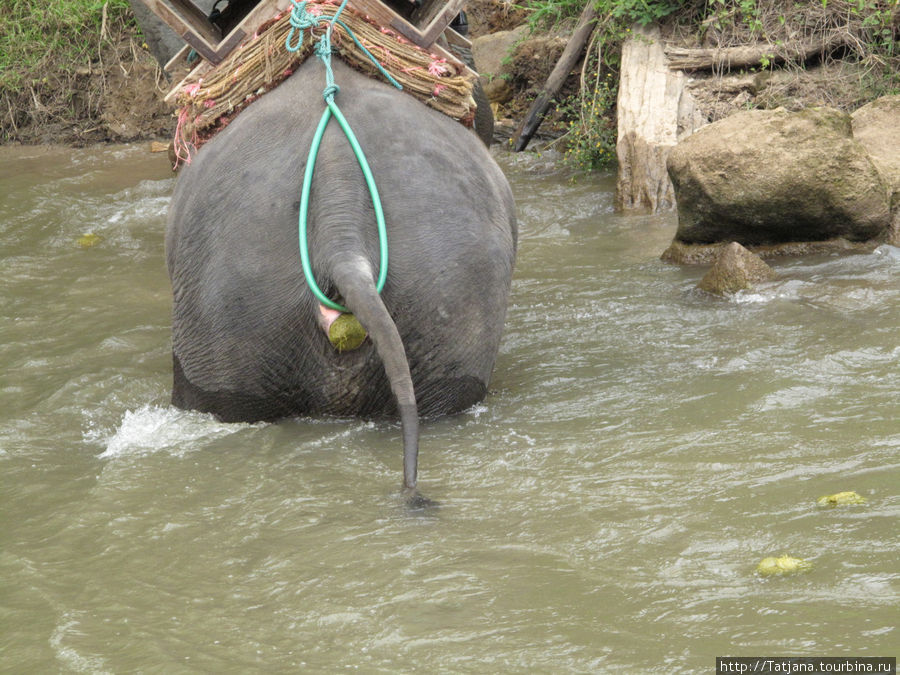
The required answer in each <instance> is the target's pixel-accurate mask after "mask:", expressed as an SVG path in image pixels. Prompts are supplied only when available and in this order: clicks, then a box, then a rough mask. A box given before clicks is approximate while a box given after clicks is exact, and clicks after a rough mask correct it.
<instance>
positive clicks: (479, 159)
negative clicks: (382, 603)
mask: <svg viewBox="0 0 900 675" xmlns="http://www.w3.org/2000/svg"><path fill="white" fill-rule="evenodd" d="M334 74H335V80H336V82H337V83H338V84H339V86H340V87H341V90H340V93H338V95H337V98H336V102H337V103H338V105H339V106H340V108H341V110H342V111H343V113H344V115H345V116H346V118H347V119H348V121H349V122H350V124H351V126H352V127H353V129H354V131H355V132H356V134H357V136H358V138H359V142H360V144H361V146H362V147H363V148H364V150H365V152H366V155H367V157H368V160H369V163H370V165H371V168H372V172H373V174H374V176H375V180H376V182H377V184H378V189H379V192H380V194H381V199H382V204H383V208H384V213H385V219H386V222H387V228H388V241H389V253H390V261H389V265H388V277H387V283H386V285H385V288H384V290H383V292H382V294H381V295H380V296H379V295H378V294H377V293H376V291H375V279H376V277H377V273H378V269H377V267H378V259H379V248H378V239H377V230H376V225H375V217H374V211H373V208H372V203H371V198H370V196H369V193H368V190H367V188H366V187H365V183H364V180H363V178H362V174H361V171H360V169H359V167H358V165H357V162H356V159H355V158H354V156H353V154H352V151H351V150H350V148H349V145H348V143H347V141H346V139H345V137H344V135H343V133H342V132H341V131H340V129H339V127H338V124H337V121H336V120H334V119H332V121H331V123H330V125H329V127H328V129H327V131H326V133H325V137H324V140H323V143H322V147H321V149H320V152H319V157H318V161H317V164H316V167H315V173H314V176H315V177H314V180H313V185H312V193H311V198H310V209H309V247H310V257H311V262H312V266H313V270H314V274H315V278H316V280H317V281H318V284H319V286H320V287H321V288H322V290H323V291H324V292H325V293H326V294H329V295H330V296H332V297H334V298H341V299H342V300H341V301H342V302H343V304H345V305H346V306H347V307H348V308H349V309H350V310H351V311H352V312H353V313H354V314H355V315H356V316H357V318H358V319H359V320H360V321H361V323H362V324H363V326H365V328H366V329H367V330H368V332H369V336H370V338H371V339H370V340H367V341H366V342H365V343H364V344H363V346H362V347H360V348H359V349H358V350H356V351H352V352H347V353H343V354H339V353H337V352H336V351H335V349H334V348H333V347H332V346H331V344H330V343H329V341H328V338H327V336H326V335H325V333H324V331H323V330H322V328H321V318H320V317H321V315H320V311H319V305H318V302H317V301H316V300H315V298H314V297H313V295H312V293H311V292H310V290H309V288H308V286H307V284H306V282H305V280H304V278H303V273H302V269H301V264H300V257H299V253H298V243H297V240H298V233H297V230H298V225H297V223H298V213H299V200H300V190H301V184H302V179H303V174H304V165H305V162H306V157H307V150H308V148H309V146H310V142H311V140H312V136H313V132H314V128H315V126H316V124H317V122H318V120H319V118H320V116H321V114H322V111H323V109H324V105H325V104H324V102H323V100H322V98H321V92H322V89H323V85H324V69H323V67H322V64H321V63H320V62H319V61H318V60H317V59H314V58H310V59H308V60H307V61H306V62H305V63H304V64H303V65H302V66H301V67H300V68H299V69H298V71H297V72H296V73H295V74H294V75H292V76H291V77H289V78H288V79H287V80H286V81H285V82H284V83H283V84H282V85H281V86H280V87H278V88H277V89H275V90H274V91H272V92H270V93H269V94H267V95H266V96H264V97H262V98H261V99H260V100H259V101H257V102H255V103H253V104H252V105H251V106H249V107H248V108H247V109H246V110H245V111H244V112H243V113H241V114H240V115H239V116H238V117H237V118H236V119H235V121H233V122H232V123H231V124H230V125H229V126H228V127H226V128H225V130H223V131H222V132H221V133H219V135H218V136H216V137H215V138H214V139H213V140H212V141H210V142H209V143H208V144H207V145H205V146H204V147H203V148H202V150H201V151H200V152H199V153H198V154H197V155H196V157H195V158H194V160H193V162H192V163H191V164H190V165H189V166H187V167H186V168H185V169H184V170H183V171H182V173H181V175H180V177H179V180H178V183H177V186H176V188H175V193H174V197H173V200H172V205H171V209H170V213H169V222H168V230H167V233H166V258H167V265H168V270H169V275H170V278H171V281H172V287H173V293H174V308H173V362H174V388H173V393H172V401H173V403H174V404H175V405H177V406H179V407H182V408H190V409H196V410H201V411H206V412H211V413H214V414H215V415H217V416H218V417H220V418H221V419H223V420H226V421H255V420H273V419H277V418H281V417H286V416H291V415H298V414H328V415H341V416H346V415H359V416H364V417H373V416H381V415H395V414H397V413H398V412H399V414H400V417H401V422H402V426H403V436H404V485H405V488H406V489H407V491H410V493H411V494H412V493H414V490H415V485H416V454H417V448H418V416H419V415H426V416H433V415H443V414H448V413H453V412H457V411H460V410H463V409H465V408H467V407H469V406H471V405H473V404H474V403H476V402H477V401H479V400H481V399H482V397H483V396H484V395H485V392H486V389H487V385H488V380H489V378H490V375H491V371H492V369H493V367H494V362H495V360H496V357H497V352H498V348H499V344H500V336H501V331H502V327H503V322H504V318H505V313H506V305H507V297H508V293H509V287H510V277H511V275H512V270H513V264H514V260H515V253H516V236H517V229H516V221H515V210H514V204H513V198H512V194H511V192H510V188H509V185H508V183H507V181H506V179H505V177H504V176H503V173H502V172H501V171H500V169H499V167H498V166H497V165H496V163H495V162H494V161H493V159H492V158H491V157H490V155H489V154H488V152H487V150H486V148H485V147H484V145H483V144H482V143H481V142H480V141H479V140H478V138H477V137H476V136H475V135H474V134H473V133H472V132H470V131H468V130H466V129H465V127H463V126H462V125H460V124H459V123H457V122H454V121H453V120H451V119H449V118H448V117H445V116H444V115H441V114H440V113H437V112H434V111H432V110H430V109H428V108H427V107H425V106H424V105H423V104H422V103H420V102H419V101H417V100H415V99H414V98H413V97H411V96H409V95H407V94H404V93H402V92H399V91H397V90H395V89H393V88H392V87H389V86H388V85H385V84H383V83H380V82H376V81H374V80H372V79H369V78H367V77H365V76H363V75H361V74H359V73H357V72H356V71H354V70H351V69H350V68H349V67H347V66H345V65H344V64H343V63H342V62H340V61H339V60H337V59H335V62H334Z"/></svg>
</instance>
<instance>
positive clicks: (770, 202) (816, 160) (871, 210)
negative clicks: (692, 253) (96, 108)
mask: <svg viewBox="0 0 900 675" xmlns="http://www.w3.org/2000/svg"><path fill="white" fill-rule="evenodd" d="M895 147H896V146H895ZM668 171H669V176H670V177H671V179H672V184H673V186H674V190H675V197H676V201H677V207H678V229H677V232H676V234H675V240H676V242H681V243H686V244H711V243H715V242H722V241H737V242H739V243H741V244H743V245H745V246H749V245H772V244H782V243H785V242H818V241H826V240H833V239H836V238H839V239H845V240H848V241H850V242H865V241H871V240H873V239H875V238H876V237H879V235H884V234H885V233H886V232H887V231H888V228H889V225H890V221H891V213H890V194H891V191H890V188H889V186H888V184H887V181H886V180H885V178H884V177H883V176H882V174H881V173H880V172H879V170H878V168H876V166H875V163H874V162H873V160H872V159H871V158H870V157H869V153H868V152H867V151H866V148H865V147H864V146H863V145H862V144H861V143H859V142H858V141H856V140H855V139H854V138H853V133H852V128H851V119H850V116H849V115H847V114H845V113H843V112H841V111H839V110H835V109H832V108H809V109H807V110H803V111H800V112H795V113H792V112H788V111H786V110H783V109H778V110H749V111H745V112H740V113H737V114H735V115H732V116H730V117H727V118H725V119H722V120H719V121H718V122H715V123H713V124H710V125H708V126H705V127H703V128H702V129H699V130H698V131H697V132H696V133H694V134H693V135H691V136H689V137H687V138H686V139H684V140H683V141H682V142H680V143H679V144H678V145H677V146H676V147H675V148H673V149H672V151H671V152H670V153H669V157H668Z"/></svg>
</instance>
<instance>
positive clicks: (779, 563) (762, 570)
mask: <svg viewBox="0 0 900 675" xmlns="http://www.w3.org/2000/svg"><path fill="white" fill-rule="evenodd" d="M811 569H812V563H811V562H807V561H806V560H803V559H802V558H793V557H791V556H789V555H783V556H780V557H778V558H774V557H770V558H763V559H762V560H760V561H759V564H758V565H757V566H756V573H757V574H759V576H761V577H781V576H786V575H789V574H799V573H801V572H808V571H809V570H811Z"/></svg>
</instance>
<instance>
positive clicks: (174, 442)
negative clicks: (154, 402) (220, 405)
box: [100, 405, 250, 459]
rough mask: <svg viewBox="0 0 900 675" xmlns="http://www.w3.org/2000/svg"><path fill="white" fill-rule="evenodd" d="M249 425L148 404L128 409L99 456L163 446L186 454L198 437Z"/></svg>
mask: <svg viewBox="0 0 900 675" xmlns="http://www.w3.org/2000/svg"><path fill="white" fill-rule="evenodd" d="M248 426H250V425H247V424H226V423H223V422H219V421H217V420H216V419H215V418H214V417H213V416H212V415H205V414H201V413H196V412H189V411H185V410H179V409H177V408H172V407H165V408H162V407H159V406H151V405H145V406H143V407H141V408H138V409H137V410H128V411H127V412H126V413H125V416H124V417H123V418H122V423H121V424H120V425H119V427H118V429H116V431H115V433H114V434H113V435H112V436H111V437H110V438H109V439H107V442H106V450H104V451H103V453H102V454H100V458H101V459H109V458H111V457H121V456H125V455H142V454H147V453H152V452H159V451H161V450H165V451H168V452H171V453H172V454H183V453H184V452H185V451H186V450H188V449H190V448H192V447H197V441H205V440H212V439H215V438H221V437H222V436H228V435H230V434H233V433H236V432H238V431H240V430H241V429H244V428H246V427H248Z"/></svg>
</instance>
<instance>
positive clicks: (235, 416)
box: [172, 352, 298, 422]
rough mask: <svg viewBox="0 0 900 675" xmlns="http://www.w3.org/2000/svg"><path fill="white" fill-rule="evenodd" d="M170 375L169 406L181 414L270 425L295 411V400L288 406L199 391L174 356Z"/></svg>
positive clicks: (241, 395)
mask: <svg viewBox="0 0 900 675" xmlns="http://www.w3.org/2000/svg"><path fill="white" fill-rule="evenodd" d="M172 374H173V382H172V405H174V406H175V407H176V408H182V409H183V410H196V411H198V412H204V413H212V414H213V415H215V416H216V418H217V419H218V420H220V421H222V422H271V421H274V420H277V419H280V418H282V417H287V416H289V415H292V414H295V413H296V411H297V408H298V404H297V402H296V396H295V397H294V400H293V401H292V402H291V403H288V402H287V401H285V402H282V401H279V400H278V399H277V398H276V399H273V398H272V397H257V396H253V395H250V394H245V393H237V392H227V391H207V390H205V389H201V388H200V387H198V386H197V385H195V384H194V383H193V382H191V381H190V380H189V379H188V377H187V375H185V373H184V369H183V368H182V366H181V361H179V360H178V356H176V355H175V353H174V352H173V353H172Z"/></svg>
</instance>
